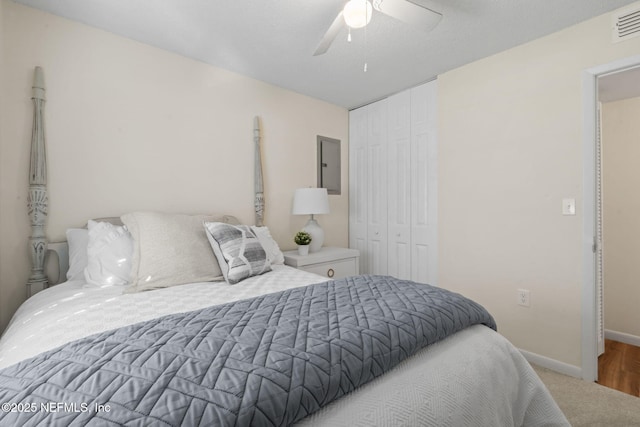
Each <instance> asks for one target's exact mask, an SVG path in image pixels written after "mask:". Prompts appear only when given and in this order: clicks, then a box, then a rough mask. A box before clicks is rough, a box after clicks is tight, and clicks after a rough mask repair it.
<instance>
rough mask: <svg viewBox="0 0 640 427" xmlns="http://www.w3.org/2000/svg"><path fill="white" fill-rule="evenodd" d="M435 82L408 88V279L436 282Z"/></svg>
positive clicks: (436, 176)
mask: <svg viewBox="0 0 640 427" xmlns="http://www.w3.org/2000/svg"><path fill="white" fill-rule="evenodd" d="M436 96H437V93H436V82H435V81H433V82H430V83H426V84H424V85H421V86H418V87H416V88H413V89H411V230H412V244H411V246H412V250H411V270H412V271H411V278H412V280H415V281H418V282H423V283H430V284H433V285H435V284H437V274H438V272H437V265H438V264H437V261H438V260H437V231H438V229H437V215H438V212H437V205H436V204H437V201H438V194H437V190H438V182H437V178H438V175H437V140H436V108H437V105H436Z"/></svg>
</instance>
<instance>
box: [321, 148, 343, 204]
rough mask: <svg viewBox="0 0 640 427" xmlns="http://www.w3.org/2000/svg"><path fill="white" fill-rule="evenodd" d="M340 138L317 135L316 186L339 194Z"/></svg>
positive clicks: (330, 192)
mask: <svg viewBox="0 0 640 427" xmlns="http://www.w3.org/2000/svg"><path fill="white" fill-rule="evenodd" d="M340 181H341V177H340V140H338V139H333V138H327V137H325V136H320V135H318V188H326V189H327V193H329V194H340Z"/></svg>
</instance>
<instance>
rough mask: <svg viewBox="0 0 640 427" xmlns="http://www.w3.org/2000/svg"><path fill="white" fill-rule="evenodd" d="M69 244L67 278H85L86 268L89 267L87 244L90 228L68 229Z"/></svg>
mask: <svg viewBox="0 0 640 427" xmlns="http://www.w3.org/2000/svg"><path fill="white" fill-rule="evenodd" d="M66 234H67V244H68V245H69V270H67V280H84V269H85V268H87V262H88V260H87V245H88V244H89V230H87V229H86V228H70V229H68V230H67V233H66Z"/></svg>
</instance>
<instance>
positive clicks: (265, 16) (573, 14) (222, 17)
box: [14, 0, 635, 108]
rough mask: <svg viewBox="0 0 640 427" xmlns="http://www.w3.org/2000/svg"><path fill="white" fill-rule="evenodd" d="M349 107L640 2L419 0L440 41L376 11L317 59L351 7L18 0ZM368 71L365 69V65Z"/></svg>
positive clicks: (302, 0)
mask: <svg viewBox="0 0 640 427" xmlns="http://www.w3.org/2000/svg"><path fill="white" fill-rule="evenodd" d="M14 1H17V2H18V3H22V4H25V5H29V6H32V7H36V8H38V9H42V10H45V11H48V12H51V13H54V14H56V15H60V16H63V17H66V18H69V19H73V20H77V21H80V22H83V23H85V24H88V25H91V26H94V27H98V28H102V29H105V30H107V31H110V32H112V33H115V34H119V35H122V36H125V37H128V38H131V39H134V40H137V41H140V42H143V43H147V44H149V45H153V46H157V47H160V48H162V49H166V50H169V51H172V52H176V53H179V54H181V55H184V56H187V57H190V58H194V59H197V60H200V61H203V62H206V63H209V64H212V65H216V66H219V67H222V68H226V69H229V70H232V71H235V72H238V73H240V74H244V75H246V76H250V77H253V78H256V79H259V80H262V81H265V82H268V83H271V84H274V85H277V86H280V87H284V88H287V89H291V90H293V91H296V92H299V93H302V94H306V95H309V96H312V97H315V98H319V99H323V100H326V101H328V102H331V103H333V104H337V105H340V106H343V107H346V108H353V107H357V106H360V105H364V104H366V103H369V102H371V101H374V100H376V99H380V98H383V97H385V96H387V95H389V94H392V93H395V92H398V91H401V90H403V89H406V88H409V87H412V86H415V85H417V84H419V83H421V82H424V81H427V80H431V79H433V78H434V77H435V76H437V75H438V74H442V73H443V72H446V71H448V70H451V69H453V68H456V67H459V66H461V65H463V64H466V63H469V62H471V61H474V60H476V59H479V58H482V57H485V56H489V55H491V54H494V53H497V52H499V51H502V50H505V49H508V48H510V47H513V46H516V45H519V44H522V43H524V42H527V41H530V40H533V39H536V38H538V37H541V36H544V35H547V34H550V33H553V32H555V31H558V30H560V29H562V28H564V27H567V26H570V25H573V24H576V23H578V22H581V21H584V20H586V19H589V18H591V17H594V16H597V15H600V14H603V13H605V12H608V11H612V10H614V9H617V8H619V7H621V6H624V5H627V4H630V3H633V2H634V1H635V0H501V1H498V0H411V1H412V2H414V3H417V4H420V5H423V6H427V7H429V8H431V9H433V10H435V11H437V12H440V13H442V14H443V18H442V21H441V22H440V24H439V25H438V26H437V27H436V28H435V29H434V30H433V31H432V32H430V33H423V32H421V31H418V30H414V29H412V28H410V27H409V26H407V25H405V24H403V23H401V22H399V21H396V20H394V19H393V18H390V17H388V16H386V15H383V14H380V13H377V12H374V16H373V19H372V21H371V23H370V24H369V25H368V26H367V27H365V28H366V44H365V42H364V40H365V29H360V30H353V31H352V35H353V41H352V42H351V43H348V42H347V41H346V30H344V31H343V33H341V34H339V35H338V37H337V38H336V40H335V42H334V43H333V45H332V46H331V48H330V49H329V51H328V52H327V53H326V54H324V55H321V56H316V57H314V56H312V54H313V52H314V50H315V48H316V46H317V45H318V43H319V42H320V40H321V39H322V36H323V34H324V33H325V31H326V30H327V28H328V27H329V25H330V24H331V22H332V21H333V19H334V18H335V16H336V15H337V13H338V12H339V11H340V9H341V8H342V6H343V5H344V3H345V2H346V0H270V1H269V0H262V1H260V0H135V1H133V0H55V1H51V0H14ZM365 62H366V63H367V64H368V67H367V72H366V73H365V72H364V71H363V66H364V63H365Z"/></svg>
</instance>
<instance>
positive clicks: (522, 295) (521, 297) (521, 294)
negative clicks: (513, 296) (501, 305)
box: [518, 289, 531, 307]
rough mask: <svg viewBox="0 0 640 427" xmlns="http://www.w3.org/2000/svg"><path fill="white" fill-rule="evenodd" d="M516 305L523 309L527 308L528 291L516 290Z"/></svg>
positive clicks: (529, 303)
mask: <svg viewBox="0 0 640 427" xmlns="http://www.w3.org/2000/svg"><path fill="white" fill-rule="evenodd" d="M518 305H521V306H523V307H529V306H530V305H531V301H530V300H529V290H528V289H518Z"/></svg>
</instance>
